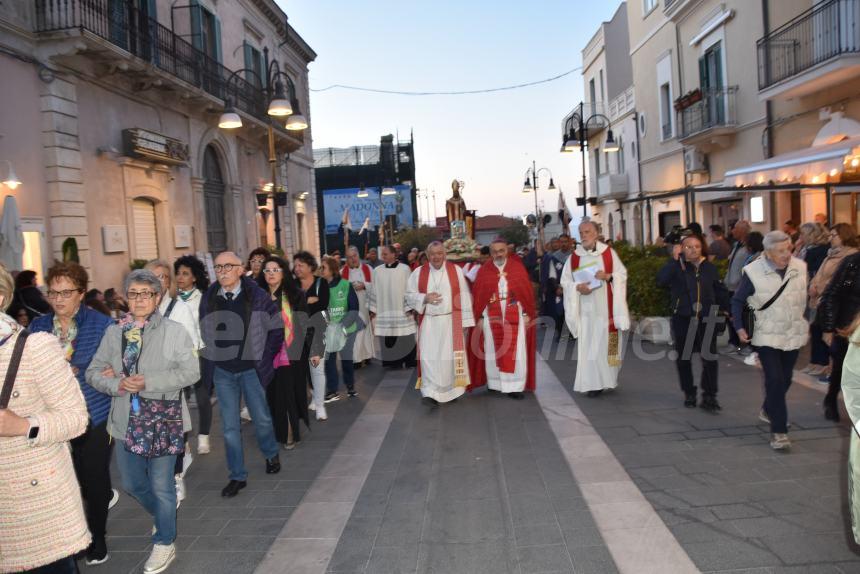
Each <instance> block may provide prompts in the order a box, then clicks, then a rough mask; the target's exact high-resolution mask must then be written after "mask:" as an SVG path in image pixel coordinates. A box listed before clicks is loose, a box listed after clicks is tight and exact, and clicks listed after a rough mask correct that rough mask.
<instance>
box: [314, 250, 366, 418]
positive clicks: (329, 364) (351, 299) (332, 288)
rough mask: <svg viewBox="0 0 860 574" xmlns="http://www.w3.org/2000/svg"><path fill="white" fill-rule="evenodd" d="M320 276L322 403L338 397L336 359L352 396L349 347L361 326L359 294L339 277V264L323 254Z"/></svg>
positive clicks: (352, 382) (353, 382)
mask: <svg viewBox="0 0 860 574" xmlns="http://www.w3.org/2000/svg"><path fill="white" fill-rule="evenodd" d="M320 273H321V275H322V278H323V279H324V280H325V281H327V282H328V286H329V303H328V327H327V328H326V334H325V343H326V344H325V353H326V359H325V376H326V396H325V402H327V403H331V402H334V401H336V400H338V399H340V395H339V394H338V392H337V389H338V387H339V386H340V379H339V378H338V374H337V359H338V355H340V367H341V370H343V383H344V385H346V392H347V394H348V395H349V396H350V398H355V397H357V396H358V393H357V392H356V391H355V374H354V371H353V365H352V349H353V345H354V344H355V335H356V333H357V332H358V331H359V330H360V329H363V328H364V325H363V324H362V322H361V320H360V319H359V318H358V295H356V294H355V290H354V289H353V288H352V284H351V283H350V282H349V281H344V280H343V279H341V277H340V265H339V264H338V262H337V259H335V258H334V257H323V260H322V267H321V268H320Z"/></svg>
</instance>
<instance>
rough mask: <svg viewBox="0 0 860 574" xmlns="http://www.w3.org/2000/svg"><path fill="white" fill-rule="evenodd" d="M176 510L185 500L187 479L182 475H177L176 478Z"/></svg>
mask: <svg viewBox="0 0 860 574" xmlns="http://www.w3.org/2000/svg"><path fill="white" fill-rule="evenodd" d="M175 479H176V508H179V505H180V504H181V503H182V501H183V500H185V479H184V478H183V477H182V475H181V474H177V475H176V477H175Z"/></svg>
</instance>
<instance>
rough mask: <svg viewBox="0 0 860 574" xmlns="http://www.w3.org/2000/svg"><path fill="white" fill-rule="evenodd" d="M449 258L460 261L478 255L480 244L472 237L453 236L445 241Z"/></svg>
mask: <svg viewBox="0 0 860 574" xmlns="http://www.w3.org/2000/svg"><path fill="white" fill-rule="evenodd" d="M443 245H444V246H445V252H446V253H447V254H448V259H450V260H452V261H459V260H463V259H471V258H475V257H478V255H480V252H479V250H478V244H477V243H475V241H474V240H473V239H472V238H470V237H452V238H451V239H447V240H445V242H444V243H443Z"/></svg>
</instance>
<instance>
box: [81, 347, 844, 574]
mask: <svg viewBox="0 0 860 574" xmlns="http://www.w3.org/2000/svg"><path fill="white" fill-rule="evenodd" d="M643 349H644V350H645V351H647V352H656V351H660V350H661V348H660V347H657V346H651V345H648V344H645V345H644V346H643ZM662 350H665V348H662ZM541 351H542V353H541V355H542V359H539V366H538V369H539V370H538V373H539V376H540V379H539V388H538V393H537V395H536V396H534V395H529V396H527V397H526V399H525V400H523V401H512V400H510V399H508V398H505V397H503V396H501V395H498V394H494V393H486V392H478V393H474V394H473V395H471V396H466V397H463V398H461V399H460V400H459V401H457V402H456V403H454V404H449V405H444V406H442V407H441V408H438V409H435V410H432V411H431V410H429V409H428V408H427V407H425V406H424V405H422V404H421V402H420V400H419V394H418V393H417V392H416V391H414V390H413V389H412V386H413V384H414V374H413V373H412V372H410V371H383V370H382V369H381V368H379V367H376V366H374V367H370V368H365V369H362V370H360V371H358V385H357V388H358V389H359V392H360V394H361V397H360V398H359V399H356V400H345V399H344V400H341V401H340V402H338V403H336V404H334V405H333V406H332V407H331V408H330V411H329V413H330V418H329V421H328V422H326V423H324V424H321V423H317V424H314V425H313V430H312V431H311V432H309V433H307V434H306V435H305V437H304V440H303V442H302V443H301V444H300V446H299V447H298V448H296V449H295V450H293V451H289V452H287V451H282V454H281V460H282V462H283V463H284V469H283V470H282V472H281V473H280V474H279V475H277V476H276V477H272V476H267V475H265V474H264V473H263V464H262V460H260V457H259V454H258V451H257V449H256V447H255V445H254V439H253V429H252V428H251V425H250V424H246V425H245V427H244V437H245V444H246V458H247V461H248V467H249V470H250V473H251V475H250V477H249V485H248V488H247V489H246V490H244V491H243V492H242V493H240V494H239V496H237V497H236V498H234V499H229V500H228V499H223V498H221V496H220V492H219V491H220V489H221V488H222V487H223V486H224V484H226V471H225V463H224V457H223V447H222V442H221V439H220V432H216V431H215V429H213V446H214V447H215V448H213V453H212V454H210V455H207V456H204V457H198V458H197V459H196V460H195V462H194V465H193V466H192V468H191V470H190V471H189V477H188V479H187V482H188V489H189V497H188V499H187V500H186V501H185V502H184V503H183V505H182V508H181V509H180V517H179V538H178V539H177V546H178V551H179V557H178V559H177V561H176V563H175V564H174V566H172V567H171V569H170V572H174V573H177V574H178V573H190V572H195V573H196V572H201V573H202V572H205V573H206V574H219V573H221V572H224V573H227V572H230V573H243V572H249V573H250V572H255V571H256V572H258V573H260V574H268V573H275V572H284V573H290V572H297V573H302V574H304V573H307V574H314V573H323V572H366V573H386V572H410V573H411V572H422V573H424V572H440V573H441V572H444V573H469V574H472V573H482V572H487V573H501V572H515V573H520V572H522V573H526V572H577V573H586V574H592V573H593V574H601V573H604V572H607V573H614V572H621V573H622V574H626V573H628V572H629V573H635V574H645V573H649V572H654V573H658V572H659V573H661V574H662V573H664V572H665V573H669V572H671V573H676V572H677V573H687V572H697V571H701V572H721V573H729V572H731V573H733V574H739V573H745V574H789V573H791V574H800V573H801V572H803V573H832V574H837V573H842V574H847V573H849V572H851V573H854V572H860V553H858V552H857V549H856V547H855V545H854V544H853V543H852V542H851V541H850V540H849V532H850V530H849V528H848V526H847V514H846V496H845V494H844V493H845V480H844V479H843V477H844V474H845V463H844V461H845V454H846V448H847V426H846V425H845V424H844V423H843V424H842V425H841V426H840V425H834V424H832V423H828V422H827V421H825V420H824V419H823V417H822V416H821V415H820V409H819V406H818V405H819V403H820V400H821V390H820V389H819V388H816V387H815V385H810V386H809V387H804V386H801V385H796V386H795V387H793V388H792V390H791V393H790V404H789V409H790V419H791V420H792V422H793V427H792V429H791V433H790V434H791V437H792V440H793V441H794V445H795V446H794V448H793V449H792V452H791V453H789V454H778V453H774V452H773V451H771V450H770V448H769V447H768V444H767V429H766V428H765V426H764V425H761V424H759V422H758V420H757V418H756V415H757V412H758V410H757V409H758V405H759V403H760V400H761V395H760V373H759V372H758V371H757V370H756V369H755V368H752V367H748V366H745V365H743V364H742V363H740V362H739V361H737V360H735V359H733V358H722V359H721V364H720V369H721V371H720V373H721V375H720V376H721V379H720V384H721V393H720V400H721V402H722V404H723V412H722V413H721V414H719V415H710V414H707V413H704V412H702V411H700V410H698V409H685V408H683V406H682V404H681V403H682V401H681V398H682V397H681V393H680V391H679V390H678V388H677V379H676V375H675V371H674V366H673V365H672V364H671V363H670V362H668V361H667V360H666V359H663V360H658V361H651V362H648V361H643V360H642V359H640V358H637V357H635V356H633V355H632V354H630V353H628V356H627V357H626V360H625V365H624V369H623V370H622V377H621V386H620V388H619V390H618V391H616V392H614V393H609V394H605V395H603V396H601V397H599V398H596V399H588V398H585V397H583V396H580V395H575V396H574V394H573V393H572V390H571V388H570V387H571V385H572V381H573V376H574V372H575V371H574V370H575V361H574V360H573V358H572V357H573V356H574V353H575V349H574V345H573V344H569V345H568V346H567V347H562V348H561V349H559V348H558V347H557V346H555V345H547V346H546V347H545V348H543V349H541ZM216 410H217V409H216ZM218 425H219V423H218V418H217V416H216V422H215V427H216V428H217V427H218ZM150 527H151V521H150V520H149V518H148V517H146V516H145V515H144V513H143V512H142V510H141V509H140V508H139V507H138V506H137V505H136V504H135V503H133V502H132V501H131V500H130V499H129V497H128V496H123V497H122V500H121V502H120V504H119V505H118V506H117V507H116V508H114V509H113V510H112V512H111V517H110V521H109V524H108V530H109V533H110V536H109V542H108V543H109V547H110V550H111V554H112V558H111V560H110V561H109V562H108V563H107V564H105V565H104V566H100V567H94V568H89V569H87V568H84V569H83V570H84V571H86V572H98V571H101V572H110V573H114V572H116V573H120V572H122V573H124V572H140V571H141V568H142V566H141V565H142V563H143V561H144V560H145V558H146V556H147V554H148V548H149V534H148V533H149V529H150Z"/></svg>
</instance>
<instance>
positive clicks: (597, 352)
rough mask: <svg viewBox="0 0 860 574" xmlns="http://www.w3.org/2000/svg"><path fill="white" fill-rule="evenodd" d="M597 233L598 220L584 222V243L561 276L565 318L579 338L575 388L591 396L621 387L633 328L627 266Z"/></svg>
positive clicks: (566, 265)
mask: <svg viewBox="0 0 860 574" xmlns="http://www.w3.org/2000/svg"><path fill="white" fill-rule="evenodd" d="M598 234H599V230H598V228H597V224H596V223H594V222H593V221H583V222H582V223H581V224H580V225H579V236H580V243H579V245H577V246H576V250H575V251H574V253H573V254H572V255H571V256H570V257H568V259H567V262H565V264H564V270H563V271H562V275H561V286H562V289H563V290H564V315H565V321H566V322H567V328H568V329H569V330H570V332H571V334H572V335H573V336H574V337H575V338H576V339H577V355H576V357H577V358H576V380H575V381H574V384H573V390H574V391H577V392H580V393H587V394H588V396H590V397H595V396H597V395H599V394H600V393H602V392H603V391H604V390H607V389H614V388H615V387H617V386H618V373H619V371H620V370H621V358H622V354H623V350H624V340H623V333H624V332H625V331H628V330H629V329H630V313H629V311H628V310H627V269H626V268H625V267H624V264H623V263H622V262H621V259H620V258H619V257H618V254H617V253H615V250H613V249H612V248H611V247H609V246H608V245H606V244H605V243H601V242H599V241H598V240H597V237H598ZM574 274H576V277H574Z"/></svg>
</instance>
